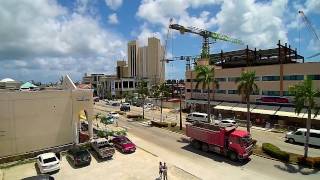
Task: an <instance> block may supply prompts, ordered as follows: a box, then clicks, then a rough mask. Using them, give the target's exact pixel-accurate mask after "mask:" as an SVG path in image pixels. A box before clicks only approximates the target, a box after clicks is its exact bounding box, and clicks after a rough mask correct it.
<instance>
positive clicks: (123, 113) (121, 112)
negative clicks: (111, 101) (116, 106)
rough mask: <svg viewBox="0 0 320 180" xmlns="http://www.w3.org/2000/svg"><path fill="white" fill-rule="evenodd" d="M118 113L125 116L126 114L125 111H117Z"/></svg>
mask: <svg viewBox="0 0 320 180" xmlns="http://www.w3.org/2000/svg"><path fill="white" fill-rule="evenodd" d="M116 113H118V114H120V115H125V114H126V112H123V111H116Z"/></svg>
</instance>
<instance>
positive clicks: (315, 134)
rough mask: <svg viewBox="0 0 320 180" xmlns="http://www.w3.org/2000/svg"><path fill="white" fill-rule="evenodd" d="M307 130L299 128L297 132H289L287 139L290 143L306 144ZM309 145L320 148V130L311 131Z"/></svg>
mask: <svg viewBox="0 0 320 180" xmlns="http://www.w3.org/2000/svg"><path fill="white" fill-rule="evenodd" d="M306 132H307V129H306V128H299V129H297V131H295V132H288V133H287V134H286V136H285V139H286V140H287V141H288V142H289V143H295V142H298V143H304V142H305V141H306ZM309 144H311V145H315V146H320V130H316V129H310V138H309Z"/></svg>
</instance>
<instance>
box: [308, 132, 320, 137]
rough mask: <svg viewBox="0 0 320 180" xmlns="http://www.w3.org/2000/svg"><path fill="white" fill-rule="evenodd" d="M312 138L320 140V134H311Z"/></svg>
mask: <svg viewBox="0 0 320 180" xmlns="http://www.w3.org/2000/svg"><path fill="white" fill-rule="evenodd" d="M310 137H314V138H320V134H318V133H310Z"/></svg>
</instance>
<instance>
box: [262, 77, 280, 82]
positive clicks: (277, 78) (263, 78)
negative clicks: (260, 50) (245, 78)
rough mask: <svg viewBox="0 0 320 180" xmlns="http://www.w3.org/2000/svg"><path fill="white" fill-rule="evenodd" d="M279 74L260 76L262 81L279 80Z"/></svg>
mask: <svg viewBox="0 0 320 180" xmlns="http://www.w3.org/2000/svg"><path fill="white" fill-rule="evenodd" d="M279 80H280V76H262V81H279Z"/></svg>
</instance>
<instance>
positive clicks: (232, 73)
mask: <svg viewBox="0 0 320 180" xmlns="http://www.w3.org/2000/svg"><path fill="white" fill-rule="evenodd" d="M245 70H250V71H255V72H256V76H258V77H260V78H261V77H262V76H280V65H266V66H255V67H239V68H228V69H221V68H220V67H216V70H215V77H216V78H228V77H239V76H240V75H241V72H242V71H245ZM191 74H192V78H191ZM315 74H318V75H319V74H320V63H319V62H313V63H297V64H284V65H283V75H315ZM195 77H196V73H195V72H193V71H191V70H190V71H187V72H186V79H194V78H195ZM299 82H300V81H287V80H284V81H283V82H282V83H283V91H288V88H289V86H292V85H294V84H297V83H299ZM256 83H257V85H258V86H259V89H260V95H257V96H251V99H250V100H251V101H252V102H255V100H256V98H258V97H259V96H261V91H262V90H265V91H280V83H281V81H262V80H261V79H260V81H257V82H256ZM191 84H192V85H191ZM195 84H196V83H195V82H192V83H191V82H186V89H192V88H193V89H195ZM219 85H220V89H223V90H236V89H237V85H236V83H235V82H228V81H226V82H219ZM314 85H315V86H316V87H317V88H319V89H320V81H319V80H315V81H314ZM199 87H201V84H200V86H199ZM211 88H213V87H211ZM191 94H192V97H193V98H195V99H197V97H200V98H199V99H201V97H204V96H205V97H206V95H203V94H201V93H191V92H187V93H186V99H190V98H191ZM215 99H216V100H221V101H242V97H241V96H239V95H232V94H216V95H215ZM289 99H290V97H289Z"/></svg>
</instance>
